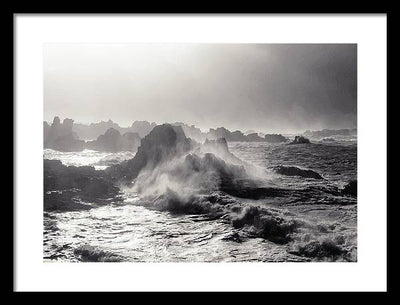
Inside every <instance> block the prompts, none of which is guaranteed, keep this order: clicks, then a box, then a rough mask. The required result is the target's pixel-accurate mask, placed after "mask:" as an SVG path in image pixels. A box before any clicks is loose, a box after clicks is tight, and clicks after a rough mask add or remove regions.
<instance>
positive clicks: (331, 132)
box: [304, 128, 357, 138]
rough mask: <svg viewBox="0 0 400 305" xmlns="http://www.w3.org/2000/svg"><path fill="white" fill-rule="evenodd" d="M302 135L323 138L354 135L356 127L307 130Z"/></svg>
mask: <svg viewBox="0 0 400 305" xmlns="http://www.w3.org/2000/svg"><path fill="white" fill-rule="evenodd" d="M304 135H305V136H307V137H310V138H324V137H331V136H356V135H357V129H356V128H354V129H323V130H317V131H310V130H307V131H305V132H304Z"/></svg>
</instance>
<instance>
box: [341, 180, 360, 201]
mask: <svg viewBox="0 0 400 305" xmlns="http://www.w3.org/2000/svg"><path fill="white" fill-rule="evenodd" d="M342 194H345V195H350V196H354V197H357V180H352V181H350V182H349V183H348V184H346V186H345V187H344V188H343V190H342Z"/></svg>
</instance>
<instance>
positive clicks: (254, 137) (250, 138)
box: [245, 132, 264, 142]
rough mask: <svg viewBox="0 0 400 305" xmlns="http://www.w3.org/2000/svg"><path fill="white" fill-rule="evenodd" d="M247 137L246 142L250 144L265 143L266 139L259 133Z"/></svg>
mask: <svg viewBox="0 0 400 305" xmlns="http://www.w3.org/2000/svg"><path fill="white" fill-rule="evenodd" d="M245 137H246V141H248V142H264V139H263V138H261V137H260V136H259V135H258V133H256V132H254V133H250V134H248V135H247V136H245Z"/></svg>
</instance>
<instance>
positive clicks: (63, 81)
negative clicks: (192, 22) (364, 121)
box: [43, 43, 357, 262]
mask: <svg viewBox="0 0 400 305" xmlns="http://www.w3.org/2000/svg"><path fill="white" fill-rule="evenodd" d="M43 48H44V50H43V56H44V58H43V60H44V74H43V78H44V118H45V121H44V122H43V124H44V125H43V133H44V134H43V139H44V143H43V144H44V150H43V159H44V201H43V204H44V205H43V209H44V224H43V225H44V227H43V229H44V231H43V234H44V235H43V237H44V239H43V259H44V261H46V262H53V261H60V262H315V261H324V262H326V261H328V262H356V261H357V45H355V44H239V43H238V44H166V43H164V44H157V43H153V44H80V43H78V44H45V45H44V46H43Z"/></svg>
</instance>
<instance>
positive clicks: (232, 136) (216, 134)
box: [207, 127, 246, 142]
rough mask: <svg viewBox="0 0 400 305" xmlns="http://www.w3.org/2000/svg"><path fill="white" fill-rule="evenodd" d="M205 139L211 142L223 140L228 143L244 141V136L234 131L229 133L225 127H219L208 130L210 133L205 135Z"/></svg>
mask: <svg viewBox="0 0 400 305" xmlns="http://www.w3.org/2000/svg"><path fill="white" fill-rule="evenodd" d="M207 138H208V139H211V140H214V139H219V138H224V139H226V141H228V142H244V141H246V136H245V135H244V134H243V133H242V132H241V131H239V130H236V131H234V132H231V131H229V130H228V129H226V128H225V127H219V128H217V129H213V128H210V131H209V132H208V133H207Z"/></svg>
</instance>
